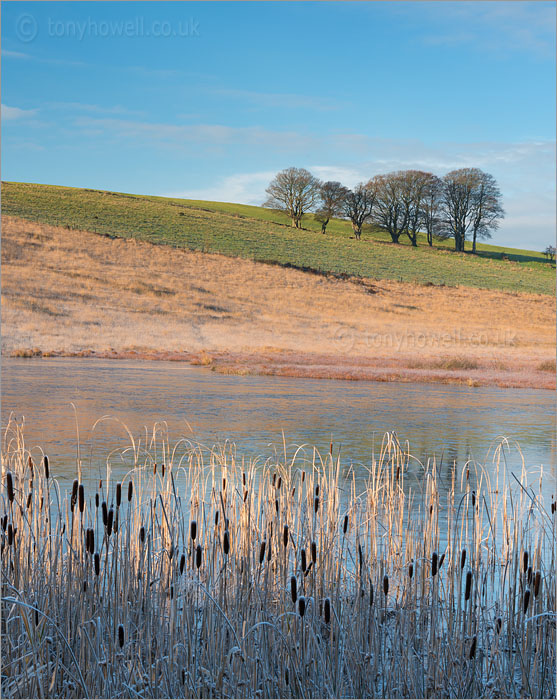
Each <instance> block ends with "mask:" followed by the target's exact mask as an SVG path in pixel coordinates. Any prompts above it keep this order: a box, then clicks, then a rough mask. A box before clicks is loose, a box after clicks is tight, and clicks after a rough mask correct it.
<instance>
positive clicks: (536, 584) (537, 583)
mask: <svg viewBox="0 0 557 700" xmlns="http://www.w3.org/2000/svg"><path fill="white" fill-rule="evenodd" d="M541 581H542V575H541V572H540V571H536V576H535V577H534V595H535V596H536V598H537V597H538V594H539V592H540V583H541Z"/></svg>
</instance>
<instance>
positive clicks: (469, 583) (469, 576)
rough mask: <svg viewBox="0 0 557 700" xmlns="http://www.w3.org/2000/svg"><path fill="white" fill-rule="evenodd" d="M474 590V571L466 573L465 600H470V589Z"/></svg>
mask: <svg viewBox="0 0 557 700" xmlns="http://www.w3.org/2000/svg"><path fill="white" fill-rule="evenodd" d="M471 590H472V572H471V571H468V572H467V574H466V588H465V590H464V600H470V591H471Z"/></svg>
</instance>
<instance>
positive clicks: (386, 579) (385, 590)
mask: <svg viewBox="0 0 557 700" xmlns="http://www.w3.org/2000/svg"><path fill="white" fill-rule="evenodd" d="M383 593H384V594H385V598H386V597H387V596H388V595H389V577H388V576H384V577H383Z"/></svg>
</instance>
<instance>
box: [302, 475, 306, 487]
mask: <svg viewBox="0 0 557 700" xmlns="http://www.w3.org/2000/svg"><path fill="white" fill-rule="evenodd" d="M305 480H306V473H305V472H302V484H303V483H304V481H305Z"/></svg>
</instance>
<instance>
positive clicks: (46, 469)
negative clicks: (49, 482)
mask: <svg viewBox="0 0 557 700" xmlns="http://www.w3.org/2000/svg"><path fill="white" fill-rule="evenodd" d="M43 465H44V475H45V476H46V478H47V479H48V477H49V476H50V463H49V461H48V457H47V456H46V455H45V456H44V458H43Z"/></svg>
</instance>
